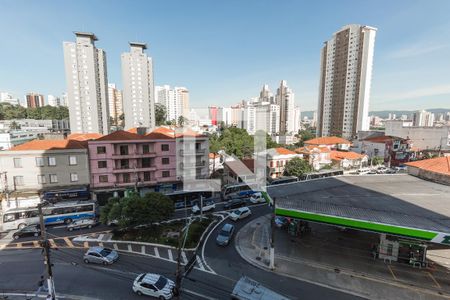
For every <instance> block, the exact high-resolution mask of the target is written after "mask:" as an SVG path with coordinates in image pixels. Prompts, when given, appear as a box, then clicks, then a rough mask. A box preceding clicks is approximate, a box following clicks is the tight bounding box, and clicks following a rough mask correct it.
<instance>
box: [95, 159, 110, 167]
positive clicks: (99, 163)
mask: <svg viewBox="0 0 450 300" xmlns="http://www.w3.org/2000/svg"><path fill="white" fill-rule="evenodd" d="M97 167H98V168H99V169H104V168H107V167H108V163H107V161H106V160H99V161H98V162H97Z"/></svg>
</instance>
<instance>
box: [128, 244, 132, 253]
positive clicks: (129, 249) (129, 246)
mask: <svg viewBox="0 0 450 300" xmlns="http://www.w3.org/2000/svg"><path fill="white" fill-rule="evenodd" d="M128 251H130V252H133V249H131V244H128Z"/></svg>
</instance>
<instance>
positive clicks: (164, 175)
mask: <svg viewBox="0 0 450 300" xmlns="http://www.w3.org/2000/svg"><path fill="white" fill-rule="evenodd" d="M162 177H163V178H167V177H170V171H162Z"/></svg>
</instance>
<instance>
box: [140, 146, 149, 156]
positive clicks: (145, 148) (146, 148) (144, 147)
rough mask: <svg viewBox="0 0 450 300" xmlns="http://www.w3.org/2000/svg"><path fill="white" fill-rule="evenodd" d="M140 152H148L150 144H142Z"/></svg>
mask: <svg viewBox="0 0 450 300" xmlns="http://www.w3.org/2000/svg"><path fill="white" fill-rule="evenodd" d="M142 153H143V154H147V153H150V145H142Z"/></svg>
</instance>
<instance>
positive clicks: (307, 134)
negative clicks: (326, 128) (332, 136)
mask: <svg viewBox="0 0 450 300" xmlns="http://www.w3.org/2000/svg"><path fill="white" fill-rule="evenodd" d="M297 137H298V138H299V139H300V141H299V142H297V143H295V146H296V147H303V146H304V144H305V141H308V140H311V139H313V138H315V137H316V136H315V135H314V134H313V133H312V132H311V131H309V130H299V131H298V134H297Z"/></svg>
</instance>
